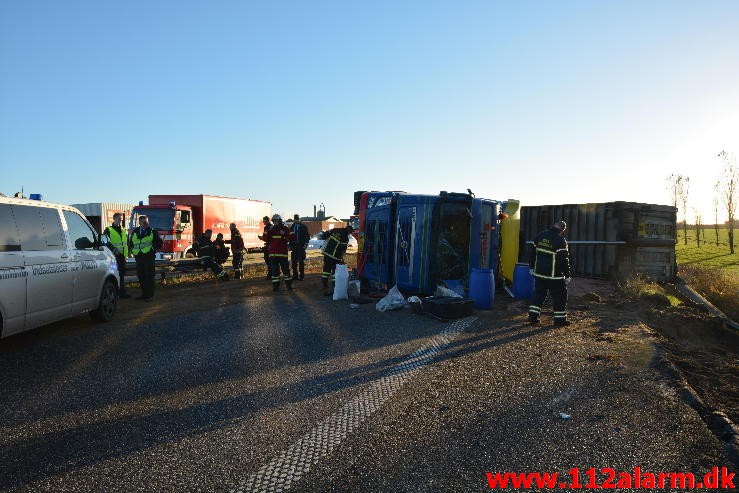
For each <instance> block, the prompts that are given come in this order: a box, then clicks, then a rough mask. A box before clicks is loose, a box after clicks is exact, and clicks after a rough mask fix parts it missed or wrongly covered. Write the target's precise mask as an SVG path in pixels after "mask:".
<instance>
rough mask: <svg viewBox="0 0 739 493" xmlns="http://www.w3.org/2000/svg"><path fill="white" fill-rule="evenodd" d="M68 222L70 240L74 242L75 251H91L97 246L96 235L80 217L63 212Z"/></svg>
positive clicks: (70, 212)
mask: <svg viewBox="0 0 739 493" xmlns="http://www.w3.org/2000/svg"><path fill="white" fill-rule="evenodd" d="M63 214H64V220H65V221H67V228H68V230H69V239H70V240H72V245H74V249H75V250H90V249H92V248H93V247H94V244H95V233H94V232H93V231H92V229H91V228H90V226H89V225H88V224H87V222H85V220H84V219H82V218H81V217H80V216H79V215H77V214H75V213H74V212H72V211H63Z"/></svg>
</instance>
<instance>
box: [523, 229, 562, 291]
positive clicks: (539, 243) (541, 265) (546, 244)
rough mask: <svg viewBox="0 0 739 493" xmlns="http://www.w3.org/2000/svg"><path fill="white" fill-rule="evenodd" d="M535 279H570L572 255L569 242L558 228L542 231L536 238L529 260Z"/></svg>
mask: <svg viewBox="0 0 739 493" xmlns="http://www.w3.org/2000/svg"><path fill="white" fill-rule="evenodd" d="M529 265H530V266H531V269H533V271H534V277H538V278H541V279H564V278H566V277H570V254H569V251H568V249H567V240H565V239H564V237H563V236H562V233H561V232H560V231H559V229H557V228H549V229H547V230H546V231H542V232H541V233H539V234H538V235H536V238H534V248H533V251H532V253H531V254H530V258H529Z"/></svg>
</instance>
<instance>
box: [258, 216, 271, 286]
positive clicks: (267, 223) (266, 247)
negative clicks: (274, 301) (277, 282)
mask: <svg viewBox="0 0 739 493" xmlns="http://www.w3.org/2000/svg"><path fill="white" fill-rule="evenodd" d="M262 223H263V224H264V233H262V235H260V236H259V237H258V238H259V239H260V240H262V241H264V247H263V248H262V251H263V252H264V263H265V264H267V280H268V281H271V280H272V269H271V268H270V263H269V241H268V240H267V238H268V236H267V233H269V230H270V229H272V223H271V222H270V221H269V216H264V217H263V218H262Z"/></svg>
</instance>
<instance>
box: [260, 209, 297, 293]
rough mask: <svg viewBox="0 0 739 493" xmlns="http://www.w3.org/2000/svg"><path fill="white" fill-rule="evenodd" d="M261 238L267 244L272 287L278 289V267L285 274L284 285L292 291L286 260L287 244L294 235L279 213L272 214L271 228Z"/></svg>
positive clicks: (291, 280) (291, 279)
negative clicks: (283, 222)
mask: <svg viewBox="0 0 739 493" xmlns="http://www.w3.org/2000/svg"><path fill="white" fill-rule="evenodd" d="M263 239H264V240H265V241H266V242H267V244H269V260H270V264H271V265H270V270H271V272H272V289H273V290H274V291H279V290H280V269H282V273H283V274H284V275H285V286H286V287H287V290H288V291H292V289H293V278H292V276H291V275H290V264H289V262H288V260H287V246H288V244H289V243H290V241H292V240H293V239H294V235H293V233H292V231H290V229H289V228H288V227H287V226H285V225H284V224H282V217H281V216H280V215H279V214H275V215H274V216H272V228H271V229H270V230H269V231H268V232H266V233H264V238H263Z"/></svg>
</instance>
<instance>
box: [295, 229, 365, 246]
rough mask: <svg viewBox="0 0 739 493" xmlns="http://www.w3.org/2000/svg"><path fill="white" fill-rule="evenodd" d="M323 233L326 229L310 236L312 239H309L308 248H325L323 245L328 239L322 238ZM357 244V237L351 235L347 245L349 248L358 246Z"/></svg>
mask: <svg viewBox="0 0 739 493" xmlns="http://www.w3.org/2000/svg"><path fill="white" fill-rule="evenodd" d="M323 233H324V231H321V232H320V233H316V234H314V235H313V236H311V237H310V240H308V248H307V250H320V249H321V248H323V245H325V244H326V240H322V239H321V235H322V234H323ZM357 246H358V244H357V239H356V238H355V237H353V236H352V235H349V244H348V245H347V250H348V249H350V248H357Z"/></svg>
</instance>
